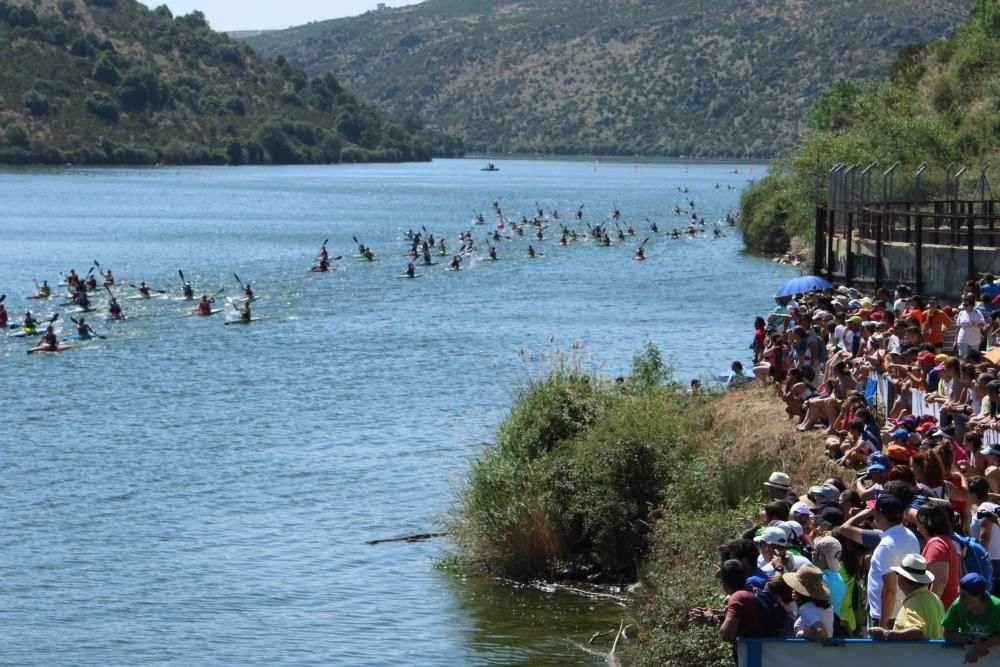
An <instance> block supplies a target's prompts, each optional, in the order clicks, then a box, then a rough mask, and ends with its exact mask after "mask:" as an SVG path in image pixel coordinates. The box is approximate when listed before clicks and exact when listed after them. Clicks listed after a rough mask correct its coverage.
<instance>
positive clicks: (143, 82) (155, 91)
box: [115, 66, 165, 109]
mask: <svg viewBox="0 0 1000 667" xmlns="http://www.w3.org/2000/svg"><path fill="white" fill-rule="evenodd" d="M115 92H116V93H117V95H118V99H119V100H120V101H121V103H122V106H123V107H125V108H126V109H143V108H146V107H149V108H150V109H159V108H160V107H161V106H162V105H163V102H164V101H165V94H164V93H165V90H164V88H163V85H162V84H161V83H160V79H159V77H158V76H157V75H156V73H155V72H153V70H151V69H150V68H148V67H145V66H139V67H133V68H132V69H131V70H129V72H128V73H127V74H126V75H125V76H124V78H122V80H121V83H120V84H118V88H117V89H116V91H115Z"/></svg>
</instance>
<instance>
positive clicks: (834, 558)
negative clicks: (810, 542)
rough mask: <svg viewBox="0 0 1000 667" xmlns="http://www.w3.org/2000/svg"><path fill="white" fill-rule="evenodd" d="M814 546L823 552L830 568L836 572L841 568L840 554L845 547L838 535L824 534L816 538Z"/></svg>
mask: <svg viewBox="0 0 1000 667" xmlns="http://www.w3.org/2000/svg"><path fill="white" fill-rule="evenodd" d="M814 546H815V547H816V551H818V552H820V553H821V554H823V558H825V559H826V566H827V567H828V568H829V569H831V570H833V571H835V572H836V571H838V570H840V556H841V554H842V553H843V551H844V548H843V547H842V546H841V544H840V541H839V540H837V538H836V537H831V536H829V535H824V536H823V537H821V538H819V539H818V540H816V542H815V543H814Z"/></svg>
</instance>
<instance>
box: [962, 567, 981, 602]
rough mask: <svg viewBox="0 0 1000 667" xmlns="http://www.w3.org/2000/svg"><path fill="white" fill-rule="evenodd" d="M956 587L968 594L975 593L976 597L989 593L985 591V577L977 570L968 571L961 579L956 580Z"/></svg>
mask: <svg viewBox="0 0 1000 667" xmlns="http://www.w3.org/2000/svg"><path fill="white" fill-rule="evenodd" d="M958 587H959V588H961V589H962V590H963V591H965V592H966V593H968V594H969V595H975V596H976V597H981V598H985V597H986V596H988V595H989V593H987V592H986V589H987V583H986V577H984V576H983V575H981V574H979V573H978V572H970V573H969V574H967V575H965V576H964V577H962V580H961V581H959V582H958Z"/></svg>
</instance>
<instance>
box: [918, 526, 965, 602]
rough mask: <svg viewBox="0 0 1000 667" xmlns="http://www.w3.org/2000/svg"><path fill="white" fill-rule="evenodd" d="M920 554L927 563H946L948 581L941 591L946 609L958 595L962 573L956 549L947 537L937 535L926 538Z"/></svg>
mask: <svg viewBox="0 0 1000 667" xmlns="http://www.w3.org/2000/svg"><path fill="white" fill-rule="evenodd" d="M921 555H922V556H923V557H924V558H925V559H926V560H927V562H928V563H937V562H947V563H948V582H947V583H946V584H945V586H944V590H943V591H942V592H941V604H942V605H944V608H945V609H948V608H949V607H951V603H952V602H954V601H955V599H956V598H957V597H958V580H959V577H960V576H961V574H962V573H961V568H962V566H961V564H960V563H959V562H958V549H956V548H955V546H954V545H953V544H952V543H951V540H949V539H948V538H947V537H940V536H938V537H932V538H931V539H929V540H927V544H925V545H924V551H923V553H922V554H921Z"/></svg>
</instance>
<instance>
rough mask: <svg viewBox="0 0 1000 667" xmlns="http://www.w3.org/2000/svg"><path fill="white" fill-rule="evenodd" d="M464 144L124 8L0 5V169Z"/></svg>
mask: <svg viewBox="0 0 1000 667" xmlns="http://www.w3.org/2000/svg"><path fill="white" fill-rule="evenodd" d="M460 152H461V144H460V142H457V141H454V140H451V139H448V138H447V137H444V136H442V135H440V134H439V133H436V132H430V131H425V130H424V129H423V128H422V126H421V125H420V124H419V123H417V122H415V121H413V120H411V121H410V122H409V123H408V124H406V125H404V124H403V123H402V122H399V121H396V120H394V119H393V118H391V117H390V116H388V115H387V114H385V113H383V112H382V111H380V110H378V109H376V108H375V107H374V106H373V105H372V104H370V103H368V102H363V101H361V100H359V99H358V98H357V97H355V96H354V95H353V94H352V93H350V92H348V91H347V90H345V89H344V88H342V87H341V85H340V83H339V82H338V80H337V79H336V77H334V76H333V75H332V74H326V75H323V76H317V77H314V78H309V76H307V75H306V73H305V72H303V71H302V70H301V69H300V68H298V67H296V66H294V65H291V64H289V63H288V62H287V61H286V60H285V59H284V58H278V59H275V60H268V59H265V58H262V57H260V56H258V55H256V54H255V53H254V52H253V50H252V49H251V48H250V47H249V46H247V45H246V44H244V43H240V42H234V41H232V40H231V39H230V38H229V37H228V36H226V35H224V34H220V33H217V32H214V31H212V30H211V29H210V28H209V27H208V25H207V24H206V22H205V17H204V16H203V15H202V14H201V13H200V12H193V13H191V14H188V15H186V16H180V17H174V16H172V15H171V13H170V10H169V9H168V8H167V7H166V6H165V5H164V6H160V7H158V8H157V9H155V10H150V9H148V8H147V7H146V6H145V5H142V4H140V3H138V2H135V1H134V0H0V163H39V162H44V163H57V164H64V163H67V162H69V163H78V164H107V163H114V164H152V163H160V162H162V163H173V164H223V163H230V164H241V163H313V162H339V161H355V162H356V161H368V160H378V161H397V160H428V159H430V158H431V156H433V155H446V154H454V153H460Z"/></svg>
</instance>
